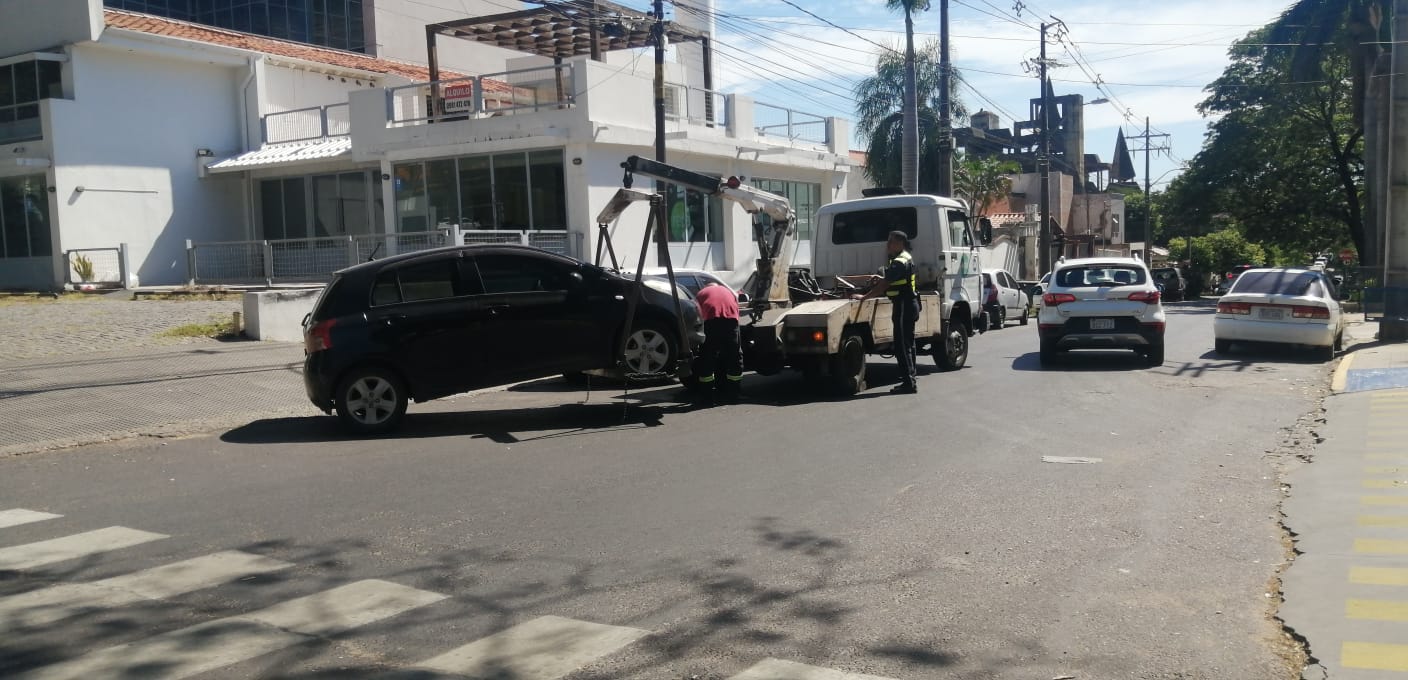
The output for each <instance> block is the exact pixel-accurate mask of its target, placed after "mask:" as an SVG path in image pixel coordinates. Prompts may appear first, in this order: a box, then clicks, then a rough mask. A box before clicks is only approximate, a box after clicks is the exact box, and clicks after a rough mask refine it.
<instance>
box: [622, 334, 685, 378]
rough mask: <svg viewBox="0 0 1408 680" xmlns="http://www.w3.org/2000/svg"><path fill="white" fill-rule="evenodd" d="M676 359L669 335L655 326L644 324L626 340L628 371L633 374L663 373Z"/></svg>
mask: <svg viewBox="0 0 1408 680" xmlns="http://www.w3.org/2000/svg"><path fill="white" fill-rule="evenodd" d="M674 358H675V348H674V343H673V341H672V340H671V339H670V336H669V335H666V334H665V332H664V331H662V330H660V329H659V328H657V327H656V326H654V325H653V324H642V325H640V326H637V327H636V328H634V329H632V330H631V335H630V337H628V338H626V354H625V361H626V370H628V371H629V372H631V373H633V374H643V375H649V374H653V373H663V372H664V371H665V369H666V368H669V366H670V362H671V361H673V360H674Z"/></svg>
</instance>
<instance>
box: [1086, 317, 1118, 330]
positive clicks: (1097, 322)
mask: <svg viewBox="0 0 1408 680" xmlns="http://www.w3.org/2000/svg"><path fill="white" fill-rule="evenodd" d="M1114 329H1115V320H1114V319H1091V320H1090V330H1092V331H1112V330H1114Z"/></svg>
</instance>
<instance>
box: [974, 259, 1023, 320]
mask: <svg viewBox="0 0 1408 680" xmlns="http://www.w3.org/2000/svg"><path fill="white" fill-rule="evenodd" d="M1027 307H1028V305H1027V294H1026V292H1024V291H1023V290H1022V286H1021V284H1019V283H1017V279H1015V278H1013V276H1012V275H1011V274H1008V273H1007V272H1006V271H1004V270H1002V269H984V270H983V312H984V313H986V314H987V319H988V329H989V330H998V329H1001V328H1002V327H1003V326H1005V325H1006V323H1007V320H1008V319H1010V318H1016V319H1018V320H1019V321H1020V322H1021V324H1022V325H1023V326H1025V325H1027Z"/></svg>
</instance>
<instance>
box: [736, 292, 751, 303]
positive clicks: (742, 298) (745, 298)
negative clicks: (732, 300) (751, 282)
mask: <svg viewBox="0 0 1408 680" xmlns="http://www.w3.org/2000/svg"><path fill="white" fill-rule="evenodd" d="M749 301H750V300H749V298H748V294H747V293H739V294H738V304H740V305H746V304H748V303H749Z"/></svg>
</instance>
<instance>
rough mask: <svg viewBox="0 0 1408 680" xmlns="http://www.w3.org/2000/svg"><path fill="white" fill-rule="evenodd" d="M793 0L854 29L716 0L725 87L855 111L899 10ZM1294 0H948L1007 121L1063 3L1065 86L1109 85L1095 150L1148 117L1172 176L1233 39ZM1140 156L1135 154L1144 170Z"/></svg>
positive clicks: (866, 3) (1090, 129)
mask: <svg viewBox="0 0 1408 680" xmlns="http://www.w3.org/2000/svg"><path fill="white" fill-rule="evenodd" d="M689 1H691V2H694V3H696V4H703V2H704V1H705V0H689ZM792 2H794V3H795V4H796V5H798V6H800V7H801V8H804V9H806V10H809V11H810V12H812V13H814V14H816V15H818V16H820V17H823V18H824V19H826V20H827V21H829V22H830V23H833V24H836V25H838V26H841V27H844V28H847V29H851V30H850V31H845V30H841V29H839V28H835V27H832V26H828V25H826V24H825V23H823V22H821V21H819V20H817V19H816V18H813V17H810V16H808V15H807V14H806V13H804V12H802V11H800V10H798V9H796V8H794V7H791V6H789V5H788V3H787V2H785V1H784V0H714V11H715V15H716V21H717V24H716V36H717V42H718V43H719V47H718V48H717V50H716V54H718V57H717V58H716V59H715V70H716V81H717V83H718V87H717V89H720V90H723V91H726V92H743V93H747V94H749V95H750V96H752V97H754V98H755V99H757V100H758V101H763V102H770V103H776V104H781V105H784V106H787V107H789V108H793V109H798V110H804V111H808V112H811V113H817V114H822V115H831V116H842V117H846V118H853V117H854V101H853V99H852V98H851V97H850V95H849V93H850V91H851V88H852V86H853V85H854V83H855V82H856V81H857V80H858V79H860V78H863V77H865V76H866V75H868V74H870V73H872V72H873V67H874V63H875V55H876V54H877V53H878V52H879V51H880V49H881V47H882V46H891V45H893V46H895V47H902V45H903V40H904V34H903V31H904V20H903V18H902V16H900V15H899V14H896V13H892V12H889V11H887V10H886V9H885V4H884V2H883V1H882V0H851V1H849V2H827V1H823V0H792ZM1289 2H1290V0H1174V1H1164V2H1152V1H1148V0H1124V1H1119V0H1021V1H1020V2H1017V0H950V19H951V27H950V32H951V35H952V39H953V52H952V59H953V63H954V66H955V67H956V68H957V69H958V70H959V71H960V72H961V73H962V74H963V76H964V78H965V80H966V81H967V82H968V83H969V84H971V86H972V88H971V89H970V88H967V87H964V88H961V95H960V96H962V97H963V99H964V101H965V103H966V104H967V105H968V107H969V109H970V110H977V109H979V108H985V109H987V110H990V111H996V112H997V113H998V114H999V116H1001V119H1002V124H1003V126H1010V125H1011V124H1012V122H1013V117H1014V116H1020V118H1018V119H1019V120H1021V119H1025V118H1026V117H1027V111H1028V100H1029V99H1031V98H1032V97H1035V96H1038V94H1039V88H1038V84H1037V79H1036V78H1035V76H1033V75H1027V74H1026V72H1025V71H1024V69H1023V63H1024V62H1026V61H1028V60H1030V59H1033V58H1035V57H1036V56H1037V55H1038V51H1039V45H1040V42H1039V37H1038V36H1039V31H1038V29H1037V28H1036V27H1037V25H1038V24H1039V23H1041V22H1042V21H1043V20H1046V21H1050V17H1052V16H1054V17H1056V18H1058V19H1060V20H1061V21H1063V22H1064V24H1065V26H1066V27H1067V32H1066V35H1065V39H1064V41H1062V42H1059V43H1058V42H1053V43H1052V44H1050V45H1049V46H1048V48H1047V49H1048V57H1050V58H1054V59H1056V60H1057V61H1059V62H1061V63H1062V64H1064V65H1065V66H1063V67H1062V68H1057V69H1054V70H1053V71H1052V78H1053V80H1054V82H1053V87H1054V89H1055V92H1056V94H1057V95H1063V94H1081V95H1084V96H1085V100H1086V101H1087V102H1089V101H1091V100H1094V99H1096V98H1099V97H1106V96H1107V94H1106V93H1108V97H1109V98H1110V99H1111V102H1110V103H1108V104H1100V105H1087V108H1086V112H1085V113H1086V152H1087V153H1095V154H1099V155H1100V157H1101V158H1102V159H1103V160H1106V161H1109V160H1110V159H1111V156H1112V154H1113V151H1114V146H1115V136H1116V132H1117V131H1118V129H1119V128H1120V126H1121V125H1123V126H1124V129H1125V133H1126V134H1127V135H1128V134H1139V133H1141V132H1142V131H1143V126H1144V117H1145V116H1148V117H1149V118H1150V119H1151V124H1152V126H1153V128H1154V131H1155V133H1160V132H1163V133H1168V134H1169V135H1170V138H1169V141H1170V142H1171V146H1172V150H1171V152H1170V153H1168V154H1162V153H1155V154H1154V157H1153V160H1152V163H1151V165H1152V170H1151V172H1150V175H1152V177H1154V178H1155V180H1156V185H1163V184H1166V183H1167V182H1168V181H1169V180H1170V179H1171V178H1173V177H1175V176H1176V175H1177V174H1178V167H1179V166H1180V165H1181V163H1183V162H1185V161H1186V160H1187V159H1190V158H1192V157H1193V155H1194V154H1196V153H1197V152H1198V149H1199V148H1200V147H1201V145H1202V141H1203V136H1204V133H1205V132H1206V130H1207V123H1208V121H1207V120H1206V119H1204V118H1203V117H1202V116H1200V115H1199V114H1198V112H1197V110H1196V108H1195V107H1196V105H1197V103H1198V102H1199V101H1201V100H1202V99H1203V97H1204V96H1205V94H1204V92H1203V90H1202V88H1203V87H1204V86H1205V85H1206V84H1207V83H1208V82H1211V81H1212V80H1213V79H1214V78H1216V77H1217V76H1218V75H1219V74H1220V73H1221V72H1222V70H1223V68H1224V67H1225V66H1226V64H1227V48H1228V47H1229V46H1230V44H1231V43H1232V41H1233V40H1236V39H1238V38H1240V37H1242V36H1244V35H1246V33H1247V32H1248V31H1250V30H1252V29H1254V28H1256V27H1258V26H1261V25H1264V24H1266V23H1267V22H1269V21H1271V20H1272V19H1274V18H1275V17H1276V16H1277V15H1278V14H1279V13H1280V12H1281V11H1282V10H1283V9H1285V7H1286V6H1287V5H1288V4H1289ZM630 4H632V5H638V6H644V5H645V4H647V3H645V2H644V1H643V0H637V1H636V2H632V3H630ZM1014 5H1020V6H1021V9H1020V11H1019V10H1018V9H1014ZM667 11H668V10H667ZM1023 24H1025V25H1023ZM938 31H939V9H938V0H933V9H931V10H930V11H929V12H925V13H922V14H919V15H918V17H917V19H916V32H918V33H919V34H920V36H919V38H918V39H919V40H921V41H922V40H924V39H929V38H933V39H937V36H938ZM1082 67H1083V68H1082ZM1097 78H1098V79H1099V80H1100V81H1102V82H1103V83H1105V86H1104V88H1103V89H1104V92H1103V93H1102V92H1101V90H1100V89H1099V88H1097V87H1096V86H1095V85H1094V84H1093V82H1092V81H1093V80H1095V79H1097ZM975 90H976V92H975ZM978 93H981V96H980V95H979V94H978ZM1136 128H1138V129H1136ZM1156 143H1158V142H1156ZM1132 146H1134V144H1132ZM1143 160H1144V159H1143V155H1142V154H1137V155H1136V158H1135V165H1136V168H1137V169H1138V171H1139V175H1140V177H1139V181H1140V182H1142V181H1143V180H1144V177H1143V174H1144V173H1143V165H1144V163H1143Z"/></svg>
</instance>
